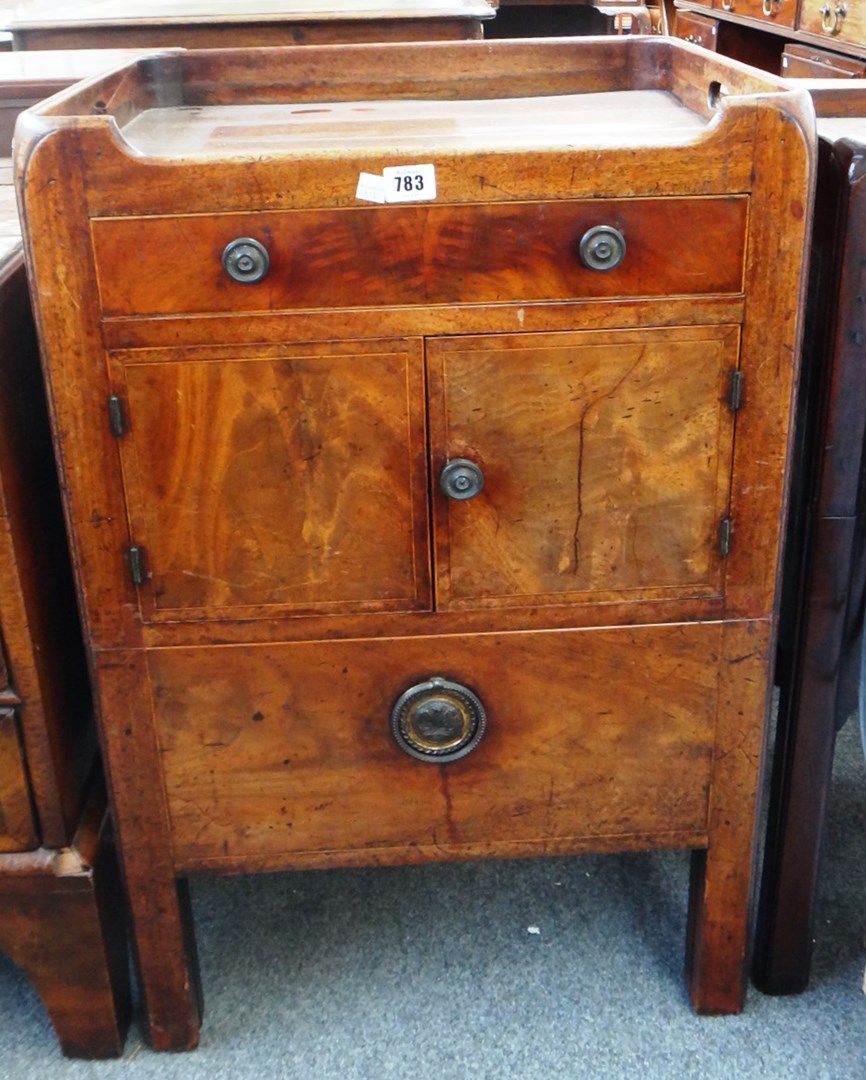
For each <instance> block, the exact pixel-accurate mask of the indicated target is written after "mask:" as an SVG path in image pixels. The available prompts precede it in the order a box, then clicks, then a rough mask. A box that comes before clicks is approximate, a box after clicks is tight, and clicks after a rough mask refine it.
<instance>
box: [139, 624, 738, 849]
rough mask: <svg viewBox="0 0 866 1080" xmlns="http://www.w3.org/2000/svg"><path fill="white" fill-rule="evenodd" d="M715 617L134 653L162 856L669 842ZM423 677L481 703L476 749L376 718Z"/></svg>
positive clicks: (710, 688)
mask: <svg viewBox="0 0 866 1080" xmlns="http://www.w3.org/2000/svg"><path fill="white" fill-rule="evenodd" d="M720 635H721V630H720V624H718V623H715V624H714V623H704V624H696V625H688V626H653V627H635V628H621V629H602V630H577V631H557V632H546V633H538V632H536V633H531V632H527V633H515V634H506V635H495V634H483V635H474V636H470V637H466V638H464V637H460V636H451V637H448V636H445V637H442V636H439V637H432V638H430V637H428V638H424V637H421V638H404V639H399V640H398V639H384V640H378V641H370V640H367V641H327V642H325V641H320V642H310V643H307V642H304V643H296V644H283V645H272V646H267V645H255V646H236V647H225V648H216V649H204V648H199V649H196V648H181V649H166V650H158V651H156V652H153V653H150V654H149V665H150V672H151V678H152V681H153V701H154V706H155V710H156V720H157V726H158V732H159V741H160V750H161V761H162V764H163V768H164V777H165V786H166V792H167V796H168V805H169V811H170V816H171V827H172V833H173V843H174V851H175V858H176V864H177V868H178V869H179V870H183V869H191V868H194V867H196V866H204V865H209V864H212V865H219V864H220V863H224V864H235V865H240V864H242V863H243V862H244V861H245V860H254V859H256V858H271V859H274V860H278V861H279V860H284V864H285V865H287V866H289V865H303V863H304V861H305V860H306V861H307V862H312V861H315V860H316V859H318V860H320V861H326V860H328V859H330V860H331V861H333V862H334V863H338V862H340V861H341V857H340V853H341V852H342V853H344V857H345V859H346V861H352V859H351V857H350V854H349V853H352V852H355V853H357V852H359V851H363V852H366V853H367V856H366V858H367V859H368V860H369V861H373V862H375V861H376V859H377V857H381V859H382V860H383V861H385V860H388V859H394V856H395V853H397V854H399V853H403V855H404V857H405V858H409V859H411V858H413V857H426V858H447V857H449V856H450V857H454V855H455V854H459V853H460V851H461V850H464V851H465V852H466V853H483V852H485V851H489V852H490V853H491V854H492V853H494V852H495V851H497V850H498V851H499V853H500V854H507V850H508V845H514V844H524V845H527V844H528V845H533V844H534V845H538V848H539V852H541V851H543V850H544V846H545V844H546V843H551V844H553V843H558V844H559V847H560V848H562V847H567V846H568V843H570V842H573V844H574V847H575V848H579V847H580V846H581V844H583V845H584V846H586V845H585V842H586V841H587V840H588V839H592V838H606V839H607V842H608V846H615V845H616V843H617V839H616V838H628V837H630V836H641V837H647V836H655V837H656V838H657V840H658V841H659V843H660V844H661V842H662V841H663V840H665V839H666V841H667V843H668V845H669V846H677V841H676V837H677V835H678V834H692V835H694V834H695V833H698V834H700V833H701V831H702V830H705V829H706V822H707V805H708V804H707V798H708V795H707V789H708V784H709V780H710V767H711V758H712V745H713V732H714V718H715V712H716V697H717V689H718V688H717V672H718V660H719V648H720ZM437 676H438V677H441V678H443V679H445V680H448V681H449V682H454V683H457V684H460V685H462V686H464V687H468V688H469V689H470V690H471V691H473V692H474V694H476V695H477V696H478V699H479V700H480V701H481V703H482V705H483V708H484V709H485V711H486V721H487V725H486V731H485V733H484V735H483V737H482V738H481V739H480V741H479V742H478V743H477V745H476V746H475V748H474V749H472V750H471V751H470V752H469V753H468V754H466V756H464V757H462V758H460V759H459V760H454V761H451V762H449V763H447V764H437V763H436V762H435V761H432V760H418V759H417V758H415V757H413V756H410V755H409V754H408V753H406V752H404V750H403V749H401V747H400V746H398V744H397V741H396V739H395V737H394V735H393V734H392V721H391V712H392V707H393V706H394V704H395V702H396V701H397V699H398V698H400V696H401V695H403V694H404V693H405V692H406V691H407V690H409V689H410V688H411V687H412V686H413V685H416V684H419V683H423V682H425V681H427V680H429V679H430V678H431V677H437ZM623 844H624V846H626V847H628V846H629V845H628V841H627V839H625V840H624V841H623ZM377 852H379V853H380V856H377ZM389 853H390V854H389Z"/></svg>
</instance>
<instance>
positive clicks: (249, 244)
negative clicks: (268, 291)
mask: <svg viewBox="0 0 866 1080" xmlns="http://www.w3.org/2000/svg"><path fill="white" fill-rule="evenodd" d="M222 262H223V269H224V270H225V272H226V273H227V274H228V276H229V277H230V278H231V279H232V281H237V282H239V283H240V284H241V285H255V283H256V282H257V281H261V280H262V278H263V277H264V276H265V274H267V272H268V267H269V266H270V262H271V260H270V257H269V255H268V249H267V248H266V247H265V245H264V244H260V243H259V241H258V240H253V238H252V237H250V236H240V237H238V239H237V240H232V242H231V243H230V244H226V247H225V250H224V251H223V259H222Z"/></svg>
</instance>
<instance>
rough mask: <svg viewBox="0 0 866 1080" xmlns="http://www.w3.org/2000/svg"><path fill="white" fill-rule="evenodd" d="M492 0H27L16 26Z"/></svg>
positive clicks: (459, 6) (377, 14) (425, 15)
mask: <svg viewBox="0 0 866 1080" xmlns="http://www.w3.org/2000/svg"><path fill="white" fill-rule="evenodd" d="M495 13H496V7H495V5H494V4H492V3H490V2H489V0H379V2H378V3H377V2H376V0H249V2H248V3H245V4H238V3H237V0H89V2H85V3H78V4H69V3H65V4H36V5H33V4H25V5H22V6H21V7H20V8H18V9H17V10H16V11H15V12H14V13H13V15H12V18H11V20H10V22H9V26H10V28H11V29H12V30H19V29H21V30H24V29H44V28H47V27H52V28H53V27H61V26H75V27H81V28H83V29H87V28H88V27H96V26H130V25H135V26H150V25H159V26H165V25H168V26H177V25H184V26H186V25H190V24H196V23H204V24H214V23H220V24H222V23H257V22H271V23H272V22H279V23H292V22H311V21H315V22H335V21H340V20H364V21H366V20H370V19H429V18H436V17H441V18H460V17H464V18H467V19H468V18H474V19H478V18H481V19H489V18H492V17H493V15H495Z"/></svg>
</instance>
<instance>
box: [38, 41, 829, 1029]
mask: <svg viewBox="0 0 866 1080" xmlns="http://www.w3.org/2000/svg"><path fill="white" fill-rule="evenodd" d="M723 84H724V85H725V86H726V87H727V88H728V90H729V93H728V94H727V95H721V93H720V89H721V86H722V85H723ZM811 119H812V113H811V104H810V102H809V99H808V95H806V94H805V93H799V92H794V91H791V90H790V89H788V88H786V87H785V86H784V85H783V84H781V83H780V82H779V81H777V80H774V79H770V78H765V77H763V76H761V75H760V74H757V73H750V72H748V71H744V70H742V69H738V68H736V67H734V66H732V65H728V64H725V63H724V62H723V61H717V60H714V59H713V58H711V57H707V56H706V55H705V54H702V53H698V52H697V51H696V50H693V49H689V48H684V47H682V46H678V45H677V44H676V43H673V42H671V41H669V40H662V39H658V38H652V37H649V36H646V37H630V38H620V39H615V40H610V41H607V42H604V43H601V42H598V41H587V42H579V41H567V42H544V43H536V44H526V43H514V42H510V43H503V44H497V43H477V44H474V43H464V44H461V45H459V46H448V45H442V44H427V45H425V46H424V47H423V48H421V47H416V46H412V45H390V46H371V47H363V46H359V47H356V48H353V49H351V50H347V49H339V48H334V49H328V48H322V49H317V50H309V49H302V50H264V51H261V50H259V51H255V52H245V51H242V50H238V51H225V52H216V53H213V52H211V53H207V52H202V53H183V52H177V53H172V54H163V55H161V56H157V57H153V58H150V59H145V60H142V61H140V62H138V63H137V64H135V65H132V66H130V67H129V68H127V69H126V70H124V71H122V72H119V73H116V74H115V75H113V76H111V77H110V78H107V79H105V80H103V81H101V82H95V83H92V84H90V85H89V86H88V87H86V88H84V89H82V90H81V91H80V92H78V93H67V94H65V95H61V96H60V97H58V98H55V99H54V100H53V102H52V103H51V104H50V105H49V106H46V107H43V108H41V109H37V110H35V111H34V112H32V113H30V114H28V118H27V125H26V127H23V126H22V127H21V128H20V129H19V130H20V134H21V142H20V144H19V146H18V148H17V167H18V169H19V182H20V185H21V187H20V190H21V192H22V198H23V200H24V203H23V206H24V219H25V223H26V233H27V251H28V258H29V260H30V270H31V273H32V275H33V281H34V282H35V283H36V286H37V295H38V298H39V300H38V302H39V312H40V326H41V329H42V332H43V338H42V341H43V346H44V358H45V365H46V371H47V373H48V377H49V380H50V384H51V398H52V403H53V407H54V423H55V425H56V430H57V431H58V432H62V434H63V437H62V439H59V440H58V449H59V450H60V454H61V465H62V471H63V477H64V485H65V486H64V490H65V494H66V500H67V501H66V505H67V510H68V514H69V518H70V522H71V523H72V535H73V545H74V552H75V563H76V568H77V571H78V573H79V581H80V585H81V592H82V596H83V600H84V608H85V612H86V619H87V627H88V631H87V633H88V637H89V644H90V648H91V659H92V664H93V670H94V673H95V679H96V686H97V692H98V696H99V704H100V709H99V711H100V719H101V735H102V743H103V747H104V749H105V752H106V756H107V763H108V769H109V774H110V777H111V786H112V793H113V798H114V806H115V811H116V818H117V823H118V827H119V831H120V841H121V845H120V846H121V850H122V852H123V858H124V863H125V869H126V878H127V882H128V885H129V889H130V895H131V904H132V909H133V919H134V924H135V933H136V941H137V948H138V955H139V960H140V965H141V972H142V982H143V987H144V994H145V1001H146V1005H147V1009H148V1013H149V1019H150V1034H151V1038H152V1041H153V1043H154V1045H155V1046H156V1047H157V1048H160V1049H181V1048H185V1047H190V1046H192V1045H194V1044H195V1042H196V1040H197V1038H198V1031H199V1001H198V997H197V991H196V968H195V960H194V957H193V955H192V953H191V952H190V949H189V944H190V940H191V933H190V926H189V919H188V911H187V906H186V896H185V889H184V880H185V878H186V877H187V876H188V875H189V874H191V873H196V872H208V871H209V872H232V871H252V870H259V871H262V870H268V869H289V868H302V867H329V866H339V865H342V866H357V865H382V864H389V863H405V862H410V863H412V862H424V861H434V860H441V859H458V858H460V859H463V858H476V857H486V856H493V855H498V856H516V855H533V854H539V855H540V854H552V853H557V852H560V853H562V852H568V853H576V852H582V851H599V852H605V851H612V850H640V849H648V848H685V849H689V850H692V851H693V852H694V855H693V860H692V867H693V874H692V884H691V894H690V930H689V936H688V942H687V948H686V952H687V972H688V975H687V979H688V986H689V990H690V994H691V997H692V1001H693V1003H694V1005H695V1007H696V1008H697V1009H698V1010H699V1011H702V1012H731V1011H736V1010H737V1009H739V1008H740V1007H741V1004H742V995H743V989H744V986H743V964H744V958H745V947H746V936H747V924H748V907H749V905H748V900H749V892H750V865H751V861H752V852H753V839H754V807H755V794H756V787H757V783H758V776H759V771H760V757H761V749H762V743H763V739H764V722H765V718H766V708H767V701H768V690H769V670H770V655H771V651H772V633H773V615H774V595H775V578H776V571H777V559H778V551H779V544H778V541H779V539H780V538H779V535H778V529H779V526H778V523H779V521H780V520H781V518H782V517H783V514H784V504H785V485H784V479H785V474H786V467H787V466H786V462H787V443H788V432H789V419H790V412H791V388H792V385H793V380H794V377H795V370H796V357H797V352H798V330H799V322H798V314H797V304H796V302H795V300H796V297H797V296H798V292H799V286H800V277H799V275H800V270H801V266H802V261H803V254H804V241H805V227H806V214H805V208H806V206H807V205H808V199H809V194H810V175H811V162H812V153H813V146H812V142H811V138H810V131H811ZM710 121H712V124H711V126H709V125H710ZM395 133H396V134H399V138H396V137H395ZM783 135H784V137H782V136H783ZM396 147H399V149H397V148H396ZM227 148H230V150H229V151H227ZM394 167H398V168H397V171H396V172H391V171H390V170H391V169H392V168H394ZM52 181H56V182H52ZM434 181H435V187H434ZM389 185H390V187H389ZM780 190H781V191H783V192H784V197H783V198H780V197H779V191H780ZM387 199H390V203H389V202H386V201H385V200H387ZM683 222H688V225H689V227H688V229H685V228H683V227H682V223H683ZM60 281H62V283H63V285H62V288H59V287H58V283H59V282H60ZM69 290H73V291H74V294H75V296H76V298H77V301H78V302H77V303H76V304H75V305H69V304H68V303H65V302H64V300H63V297H64V296H65V295H67V294H68V292H69Z"/></svg>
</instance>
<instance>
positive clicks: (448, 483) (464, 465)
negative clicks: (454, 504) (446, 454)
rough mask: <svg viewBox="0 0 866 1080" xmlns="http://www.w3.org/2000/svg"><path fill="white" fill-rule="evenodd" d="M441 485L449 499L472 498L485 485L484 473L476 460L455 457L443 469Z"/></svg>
mask: <svg viewBox="0 0 866 1080" xmlns="http://www.w3.org/2000/svg"><path fill="white" fill-rule="evenodd" d="M439 486H440V487H441V488H442V490H443V491H444V492H445V494H446V495H447V496H448V498H449V499H472V498H474V497H475V496H476V495H477V494H478V492H479V491H480V490H481V489H482V488H483V487H484V473H483V472H482V471H481V469H479V467H478V466H477V465H476V464H475V462H474V461H469V460H468V458H454V460H453V461H449V462H448V464H447V465H446V466H445V468H444V469H443V470H442V473H441V475H440V476H439Z"/></svg>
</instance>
